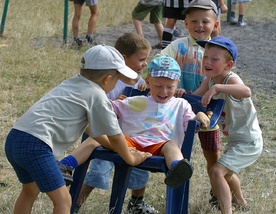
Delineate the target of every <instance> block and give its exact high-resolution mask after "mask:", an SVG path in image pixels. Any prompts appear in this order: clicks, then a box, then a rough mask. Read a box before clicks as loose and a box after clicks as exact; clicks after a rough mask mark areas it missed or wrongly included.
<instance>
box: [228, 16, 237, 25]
mask: <svg viewBox="0 0 276 214" xmlns="http://www.w3.org/2000/svg"><path fill="white" fill-rule="evenodd" d="M237 23H238V19H236V18H235V17H230V24H232V25H235V24H237Z"/></svg>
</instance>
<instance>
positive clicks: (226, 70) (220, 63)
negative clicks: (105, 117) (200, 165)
mask: <svg viewBox="0 0 276 214" xmlns="http://www.w3.org/2000/svg"><path fill="white" fill-rule="evenodd" d="M197 43H198V44H199V45H201V46H202V47H205V52H204V58H203V64H202V66H203V70H204V72H205V75H206V79H205V80H204V82H203V83H202V84H201V86H200V87H199V88H198V89H197V90H196V91H195V94H199V95H203V97H202V105H203V106H206V105H207V104H208V103H209V102H210V99H211V98H215V99H224V100H226V104H225V107H224V110H223V113H222V117H221V120H220V127H221V130H222V132H223V134H224V135H225V136H226V139H227V145H226V151H225V153H224V154H223V155H222V156H221V157H220V159H219V160H218V162H217V163H216V164H214V165H213V166H212V168H211V169H210V172H209V175H210V180H211V183H212V187H213V190H214V192H215V194H216V196H217V198H218V201H219V204H220V209H221V213H227V214H229V213H232V209H233V208H232V202H233V203H234V206H235V207H236V208H241V209H242V210H244V211H246V210H248V206H247V202H246V200H245V198H244V197H243V194H242V191H241V186H240V180H239V178H238V176H237V175H236V174H238V173H239V172H240V171H241V170H242V169H244V168H245V167H248V166H250V165H251V164H253V163H254V162H255V161H256V160H257V159H258V157H259V156H260V154H261V152H262V148H263V140H262V132H261V129H260V127H259V123H258V119H257V113H256V110H255V107H254V105H253V103H252V100H251V99H250V96H251V91H250V89H249V88H248V87H247V86H246V85H244V83H243V82H242V80H241V79H240V77H239V76H238V75H237V74H235V73H233V72H232V71H231V69H232V68H233V66H234V64H235V62H236V60H237V55H238V50H237V47H236V45H235V44H234V43H233V42H232V41H231V40H230V39H228V38H226V37H223V36H219V37H215V38H213V39H212V40H210V41H197Z"/></svg>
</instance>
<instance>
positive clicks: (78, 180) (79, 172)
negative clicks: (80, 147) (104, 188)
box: [69, 158, 90, 213]
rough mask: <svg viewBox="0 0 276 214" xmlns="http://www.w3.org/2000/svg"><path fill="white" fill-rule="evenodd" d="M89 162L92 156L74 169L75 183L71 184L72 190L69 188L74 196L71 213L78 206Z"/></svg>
mask: <svg viewBox="0 0 276 214" xmlns="http://www.w3.org/2000/svg"><path fill="white" fill-rule="evenodd" d="M89 163H90V158H89V159H88V160H87V161H86V162H84V163H83V164H81V165H79V166H78V167H77V168H76V169H75V171H74V175H73V183H72V184H71V186H70V190H69V192H70V194H71V197H72V206H71V210H70V213H73V212H74V209H75V207H76V203H77V200H78V197H79V194H80V190H81V187H82V183H83V180H84V178H85V175H86V172H87V168H88V166H89Z"/></svg>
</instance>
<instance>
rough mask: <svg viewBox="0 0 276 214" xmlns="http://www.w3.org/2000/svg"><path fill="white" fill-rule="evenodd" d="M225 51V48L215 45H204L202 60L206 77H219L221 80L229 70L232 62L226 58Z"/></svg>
mask: <svg viewBox="0 0 276 214" xmlns="http://www.w3.org/2000/svg"><path fill="white" fill-rule="evenodd" d="M225 51H226V50H225V49H222V48H219V47H216V46H212V47H208V46H207V47H206V49H205V52H204V56H203V60H202V65H203V70H204V73H205V75H206V77H209V78H218V79H219V78H220V77H221V79H222V80H223V79H224V77H225V75H226V74H228V72H229V71H230V70H231V68H232V66H233V64H234V62H233V61H232V60H230V61H227V60H226V57H225V55H226V54H225ZM222 80H221V81H222Z"/></svg>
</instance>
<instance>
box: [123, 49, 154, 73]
mask: <svg viewBox="0 0 276 214" xmlns="http://www.w3.org/2000/svg"><path fill="white" fill-rule="evenodd" d="M149 53H150V51H149V50H146V49H145V50H139V51H137V52H135V53H134V54H132V55H130V56H124V58H125V62H126V65H127V66H128V67H130V68H131V69H132V70H134V71H135V72H136V73H137V74H138V75H140V74H141V73H142V72H143V69H144V68H145V67H146V66H147V65H148V64H147V58H148V56H149Z"/></svg>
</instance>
